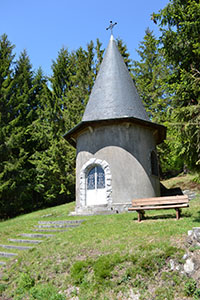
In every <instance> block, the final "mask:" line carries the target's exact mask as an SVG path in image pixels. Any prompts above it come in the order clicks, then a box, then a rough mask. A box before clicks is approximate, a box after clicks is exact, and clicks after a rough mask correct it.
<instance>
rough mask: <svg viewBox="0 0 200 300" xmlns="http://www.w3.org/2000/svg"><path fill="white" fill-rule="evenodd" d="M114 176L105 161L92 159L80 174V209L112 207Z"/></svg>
mask: <svg viewBox="0 0 200 300" xmlns="http://www.w3.org/2000/svg"><path fill="white" fill-rule="evenodd" d="M111 203H112V176H111V172H110V166H109V164H108V163H107V162H106V161H105V160H101V159H97V158H91V159H90V160H89V161H87V162H86V163H85V164H84V165H83V166H82V168H81V172H80V207H87V206H95V205H111Z"/></svg>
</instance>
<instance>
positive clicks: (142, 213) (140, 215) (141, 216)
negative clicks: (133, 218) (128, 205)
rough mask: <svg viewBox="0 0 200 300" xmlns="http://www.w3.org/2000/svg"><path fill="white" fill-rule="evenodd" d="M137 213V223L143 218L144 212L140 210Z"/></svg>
mask: <svg viewBox="0 0 200 300" xmlns="http://www.w3.org/2000/svg"><path fill="white" fill-rule="evenodd" d="M137 213H138V222H141V221H142V219H143V218H144V214H145V211H143V210H140V211H137Z"/></svg>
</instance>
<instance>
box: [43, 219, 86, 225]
mask: <svg viewBox="0 0 200 300" xmlns="http://www.w3.org/2000/svg"><path fill="white" fill-rule="evenodd" d="M84 221H85V220H60V221H59V220H58V221H38V224H61V225H62V224H80V223H83V222H84Z"/></svg>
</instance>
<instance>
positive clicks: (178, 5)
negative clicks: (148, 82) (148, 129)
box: [153, 0, 200, 170]
mask: <svg viewBox="0 0 200 300" xmlns="http://www.w3.org/2000/svg"><path fill="white" fill-rule="evenodd" d="M153 18H154V19H155V20H156V21H157V22H159V25H158V26H159V28H160V30H161V33H162V34H161V38H160V40H161V42H162V44H163V51H164V55H165V57H166V59H167V62H168V63H169V64H171V65H172V67H173V72H172V73H171V76H170V78H169V87H170V90H171V94H172V109H171V119H172V126H174V127H175V128H176V131H177V133H178V134H179V136H180V139H181V148H182V149H181V153H180V155H181V157H182V159H183V160H184V161H185V163H187V165H188V166H189V167H190V168H191V169H194V170H195V169H196V170H199V165H200V85H199V82H200V76H199V75H200V50H199V49H200V38H199V37H200V3H199V1H198V0H196V1H195V0H189V1H185V0H171V1H170V3H169V4H167V6H166V7H165V8H164V9H162V10H160V12H159V13H158V14H155V13H154V14H153Z"/></svg>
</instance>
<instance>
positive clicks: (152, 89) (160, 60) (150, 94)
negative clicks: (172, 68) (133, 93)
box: [133, 28, 170, 122]
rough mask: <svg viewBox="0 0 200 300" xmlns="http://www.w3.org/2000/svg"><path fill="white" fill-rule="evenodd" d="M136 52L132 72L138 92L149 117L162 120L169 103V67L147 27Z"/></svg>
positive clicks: (157, 120) (157, 42)
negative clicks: (167, 82)
mask: <svg viewBox="0 0 200 300" xmlns="http://www.w3.org/2000/svg"><path fill="white" fill-rule="evenodd" d="M137 52H138V54H139V58H140V61H134V67H133V74H134V79H135V82H136V86H137V89H138V92H139V94H140V96H141V98H142V100H143V102H144V105H145V108H146V110H147V112H148V114H149V116H150V118H151V119H153V120H154V121H156V122H163V121H164V120H165V114H166V111H167V108H168V106H169V105H170V98H169V95H168V93H167V85H166V81H167V76H168V74H169V69H168V68H167V66H166V62H165V61H164V57H163V55H162V51H161V49H159V41H158V40H157V39H156V38H155V36H154V34H153V32H152V31H150V30H149V28H147V29H146V31H145V36H144V39H143V41H142V42H140V44H139V49H138V50H137Z"/></svg>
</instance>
